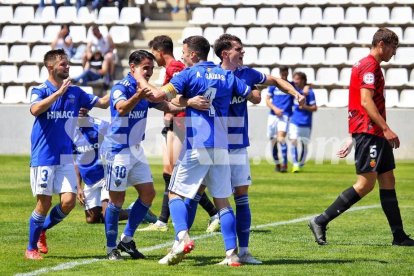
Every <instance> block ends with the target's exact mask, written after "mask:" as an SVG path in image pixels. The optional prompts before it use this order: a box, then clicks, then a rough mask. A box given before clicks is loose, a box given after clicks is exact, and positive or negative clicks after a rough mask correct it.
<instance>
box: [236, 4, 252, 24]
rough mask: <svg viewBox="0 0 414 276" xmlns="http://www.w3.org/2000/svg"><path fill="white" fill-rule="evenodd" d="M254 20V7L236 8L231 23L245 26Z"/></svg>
mask: <svg viewBox="0 0 414 276" xmlns="http://www.w3.org/2000/svg"><path fill="white" fill-rule="evenodd" d="M254 22H256V9H255V8H238V9H237V11H236V15H235V17H234V22H233V25H236V26H246V25H251V24H253V23H254Z"/></svg>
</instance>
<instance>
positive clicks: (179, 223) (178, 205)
mask: <svg viewBox="0 0 414 276" xmlns="http://www.w3.org/2000/svg"><path fill="white" fill-rule="evenodd" d="M168 206H169V207H170V215H171V219H172V222H173V225H174V230H175V235H176V236H177V234H178V233H180V232H181V231H186V230H188V224H187V221H188V211H187V207H186V206H185V203H184V200H182V199H181V198H179V197H177V198H174V199H170V201H169V202H168Z"/></svg>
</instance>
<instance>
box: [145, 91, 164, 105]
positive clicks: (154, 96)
mask: <svg viewBox="0 0 414 276" xmlns="http://www.w3.org/2000/svg"><path fill="white" fill-rule="evenodd" d="M147 99H148V100H149V101H150V102H153V103H160V102H162V101H164V100H165V101H168V99H167V95H166V94H165V92H163V91H152V92H151V94H150V95H149V96H148V97H147Z"/></svg>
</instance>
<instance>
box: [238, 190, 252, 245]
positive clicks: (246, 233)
mask: <svg viewBox="0 0 414 276" xmlns="http://www.w3.org/2000/svg"><path fill="white" fill-rule="evenodd" d="M234 201H235V203H236V231H237V239H238V240H239V247H248V246H249V237H250V225H251V223H252V216H251V213H250V206H249V196H248V195H241V196H238V197H234Z"/></svg>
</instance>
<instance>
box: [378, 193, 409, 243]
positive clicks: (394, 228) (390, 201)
mask: <svg viewBox="0 0 414 276" xmlns="http://www.w3.org/2000/svg"><path fill="white" fill-rule="evenodd" d="M380 199H381V206H382V210H383V211H384V213H385V216H386V217H387V220H388V224H389V225H390V228H391V232H392V235H393V236H394V239H395V240H397V241H402V240H404V239H405V238H406V237H407V235H406V234H405V233H404V230H403V224H402V219H401V214H400V208H398V200H397V194H396V192H395V190H384V189H380Z"/></svg>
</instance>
